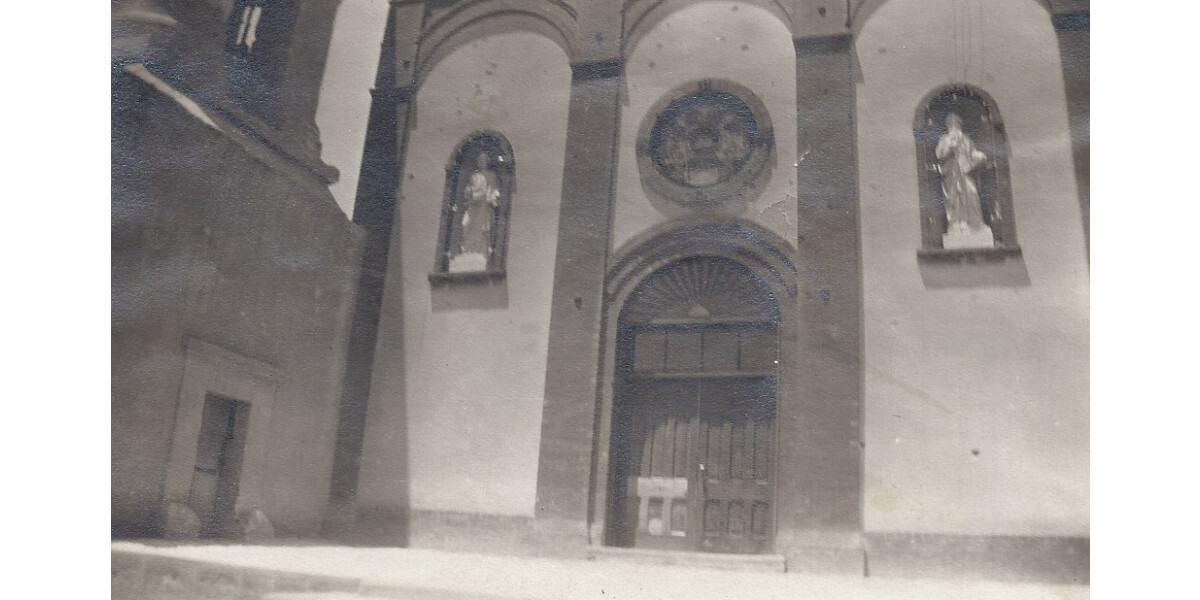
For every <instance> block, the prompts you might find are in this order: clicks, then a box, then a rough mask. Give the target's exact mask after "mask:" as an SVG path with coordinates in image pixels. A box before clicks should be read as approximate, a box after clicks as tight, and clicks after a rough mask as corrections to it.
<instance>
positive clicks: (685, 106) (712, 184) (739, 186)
mask: <svg viewBox="0 0 1200 600" xmlns="http://www.w3.org/2000/svg"><path fill="white" fill-rule="evenodd" d="M772 151H773V139H772V133H771V125H770V119H769V118H768V117H767V114H766V109H765V108H764V107H763V106H762V103H761V102H759V101H758V99H757V98H755V97H754V95H753V94H752V93H750V91H749V90H746V89H745V88H742V87H741V86H738V85H736V84H733V83H730V82H713V81H704V82H700V83H698V84H692V85H690V86H686V87H685V88H683V89H680V90H676V91H675V92H674V93H672V94H669V95H668V96H666V97H665V98H663V99H661V100H660V101H659V102H658V103H657V104H656V105H655V107H654V108H653V109H652V110H651V111H650V114H649V116H648V117H647V120H646V122H645V123H644V124H643V126H642V133H641V135H640V136H639V143H638V166H639V168H640V170H641V176H642V182H643V187H645V189H646V191H647V193H649V194H650V195H651V200H652V201H654V200H659V199H665V200H668V201H670V202H671V203H674V204H676V205H680V206H683V207H686V208H690V209H699V210H724V211H726V212H738V211H739V210H740V209H742V208H744V207H745V205H746V204H747V203H748V202H749V201H750V200H751V199H752V198H753V196H755V195H757V190H758V189H760V188H761V187H762V186H763V185H765V177H769V175H770V173H769V169H764V167H765V166H766V165H767V164H768V160H767V159H768V158H769V157H770V156H771V155H772Z"/></svg>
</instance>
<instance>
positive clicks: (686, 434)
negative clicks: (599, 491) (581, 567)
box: [612, 378, 775, 553]
mask: <svg viewBox="0 0 1200 600" xmlns="http://www.w3.org/2000/svg"><path fill="white" fill-rule="evenodd" d="M630 397H631V398H634V399H635V401H634V402H632V403H630V405H628V406H626V407H625V409H624V410H623V411H622V412H621V415H620V417H619V418H618V424H617V427H618V428H622V429H624V431H626V432H628V434H627V437H625V436H621V435H618V437H625V439H626V441H627V443H628V446H627V447H628V448H629V455H628V462H627V463H626V464H628V465H629V468H628V469H626V470H625V471H623V472H621V473H619V474H616V476H617V477H620V478H621V479H622V480H621V481H620V488H621V490H622V495H623V502H622V503H621V504H622V506H623V508H622V514H621V515H619V516H618V518H619V519H620V522H621V523H622V524H623V526H618V527H617V528H616V529H617V530H618V531H619V530H621V529H624V531H625V532H626V533H625V536H626V537H624V538H617V537H614V538H613V540H612V541H613V542H619V541H620V540H621V539H624V540H625V543H624V544H619V545H633V546H637V547H643V548H658V549H670V550H704V551H712V552H739V553H757V552H764V551H767V550H769V544H770V532H771V531H772V526H771V494H772V489H771V479H770V477H771V470H772V469H771V466H770V463H771V456H772V446H771V443H772V436H771V428H772V426H773V421H774V414H775V383H774V380H773V379H771V378H714V379H702V378H695V379H655V378H644V379H639V380H637V381H636V382H635V383H634V384H633V385H632V390H631V394H630ZM618 451H620V450H618Z"/></svg>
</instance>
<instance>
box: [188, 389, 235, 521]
mask: <svg viewBox="0 0 1200 600" xmlns="http://www.w3.org/2000/svg"><path fill="white" fill-rule="evenodd" d="M249 420H250V405H249V404H248V403H246V402H240V401H237V400H233V399H231V398H225V397H222V396H218V395H216V394H209V395H208V396H207V397H206V398H205V399H204V413H203V416H202V417H201V421H200V437H199V439H198V440H197V441H196V465H195V468H194V471H193V473H192V488H191V493H190V498H189V503H190V504H191V507H192V510H194V511H196V516H198V517H199V518H200V535H201V536H204V537H229V536H232V535H236V534H237V517H236V515H235V506H236V503H237V496H238V483H239V481H240V479H241V474H242V454H243V450H244V448H245V445H246V430H247V426H248V425H249Z"/></svg>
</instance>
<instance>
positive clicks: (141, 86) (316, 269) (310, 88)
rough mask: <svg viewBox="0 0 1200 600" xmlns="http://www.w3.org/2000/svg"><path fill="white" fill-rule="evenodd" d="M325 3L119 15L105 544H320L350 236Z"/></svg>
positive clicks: (193, 6)
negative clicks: (278, 540) (328, 127)
mask: <svg viewBox="0 0 1200 600" xmlns="http://www.w3.org/2000/svg"><path fill="white" fill-rule="evenodd" d="M336 6H337V2H333V1H316V2H311V1H310V2H271V3H265V2H244V1H241V0H238V1H237V2H228V1H227V2H220V1H212V2H192V3H186V4H181V3H175V2H148V1H139V0H129V1H122V2H116V3H114V7H113V61H112V98H113V116H112V156H113V166H112V169H113V171H112V531H113V535H114V536H118V537H148V536H149V537H153V536H161V535H167V536H195V535H204V536H230V535H235V534H236V535H240V534H241V531H242V526H241V525H239V520H240V521H242V522H245V521H246V520H247V519H248V516H249V515H251V514H254V511H256V510H257V511H261V514H260V515H259V517H258V522H259V523H260V526H261V524H262V517H264V516H265V517H266V521H267V522H269V523H270V524H271V525H272V526H273V529H275V530H276V531H277V533H279V534H280V535H296V536H314V535H317V534H318V533H319V532H320V528H321V523H322V520H323V518H324V515H325V511H326V505H327V500H328V493H329V473H330V468H331V466H330V465H331V461H332V457H333V446H334V441H335V438H336V428H337V422H338V419H337V415H338V406H339V400H340V397H341V386H342V376H343V373H344V370H345V368H344V364H345V357H346V345H347V339H348V328H349V324H350V316H351V312H352V308H353V291H354V288H355V283H356V281H357V278H358V263H359V257H360V254H361V247H362V238H363V234H362V232H361V229H360V228H358V227H357V226H355V225H353V224H352V223H350V222H349V220H348V219H347V218H346V216H345V215H344V213H343V212H342V211H341V210H340V209H339V208H338V206H337V204H336V203H335V202H334V199H333V197H332V196H331V195H330V193H329V189H328V185H329V184H330V183H331V182H332V181H333V180H334V179H335V178H336V176H337V172H336V170H335V169H333V168H331V167H329V166H327V165H325V164H323V163H322V162H321V161H320V159H319V142H318V136H317V131H316V126H315V125H314V121H313V118H314V112H315V105H316V98H317V93H318V90H319V85H320V80H321V76H322V70H323V68H324V60H325V47H323V46H322V44H321V40H326V41H327V40H328V39H329V29H330V27H331V26H332V15H333V11H334V10H335V9H336Z"/></svg>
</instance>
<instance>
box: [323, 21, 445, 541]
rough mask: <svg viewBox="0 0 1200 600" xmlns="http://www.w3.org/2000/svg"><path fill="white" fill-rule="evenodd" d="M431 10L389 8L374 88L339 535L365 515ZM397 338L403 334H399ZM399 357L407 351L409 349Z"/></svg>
mask: <svg viewBox="0 0 1200 600" xmlns="http://www.w3.org/2000/svg"><path fill="white" fill-rule="evenodd" d="M424 11H425V8H424V3H421V2H403V3H401V2H393V4H392V7H391V9H390V10H389V13H388V24H387V30H386V32H385V33H384V38H383V46H382V50H381V53H380V61H379V71H378V73H377V75H376V80H375V89H373V90H371V112H370V117H369V121H368V126H367V138H366V143H365V145H364V150H363V161H362V171H361V175H360V176H359V180H358V191H357V194H356V197H355V203H354V222H355V223H356V224H358V225H360V226H362V228H363V229H364V230H365V232H366V238H365V241H364V248H363V256H362V263H361V266H360V268H359V280H358V290H357V294H356V298H355V305H354V317H353V322H352V325H351V330H350V341H349V348H348V352H347V359H346V375H345V380H344V383H343V391H342V403H341V408H340V411H339V415H338V433H337V442H336V445H335V450H334V460H333V476H332V480H331V482H330V489H329V512H328V515H327V518H326V525H325V529H326V534H327V535H332V536H344V535H353V534H354V533H356V530H357V529H358V527H356V525H355V521H356V520H357V516H358V515H357V506H356V500H357V493H358V478H359V471H360V466H361V461H362V452H363V440H364V434H365V432H366V419H367V404H368V398H369V397H370V395H371V378H372V373H373V371H374V364H375V353H376V345H377V342H378V338H379V319H380V311H381V308H382V306H383V293H384V283H385V280H386V277H387V268H388V262H389V260H392V259H394V260H399V257H391V256H389V249H390V248H391V247H392V231H393V228H394V226H395V221H396V200H397V198H399V197H400V195H401V184H402V182H403V180H404V178H403V173H404V164H405V154H404V153H405V150H406V149H407V146H408V144H407V142H408V134H409V130H410V129H411V127H410V124H411V123H412V120H413V118H414V112H415V111H414V108H413V105H414V101H415V97H416V87H415V85H414V84H413V81H414V78H413V72H412V66H413V64H414V62H415V61H414V58H415V56H416V51H417V39H418V36H419V35H420V32H421V23H422V18H423V14H424ZM396 246H397V247H399V245H398V244H397V245H396ZM398 284H399V281H397V282H394V285H398ZM396 322H397V323H400V322H402V320H401V319H397V320H396ZM393 337H395V338H397V339H402V338H403V336H400V335H397V336H393ZM396 356H399V357H403V352H402V351H401V352H399V353H397V354H396ZM390 366H391V368H399V369H401V370H403V363H400V364H396V363H395V361H393V363H392V364H391V365H390ZM400 405H403V398H400ZM395 468H403V464H397V465H395ZM406 476H407V474H402V476H401V477H400V479H402V480H403V479H406V478H407V477H406ZM402 525H403V524H401V526H402ZM405 538H406V532H405V531H400V532H392V535H391V536H390V541H392V542H395V543H398V544H403V543H404V542H405V541H406V539H405Z"/></svg>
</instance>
